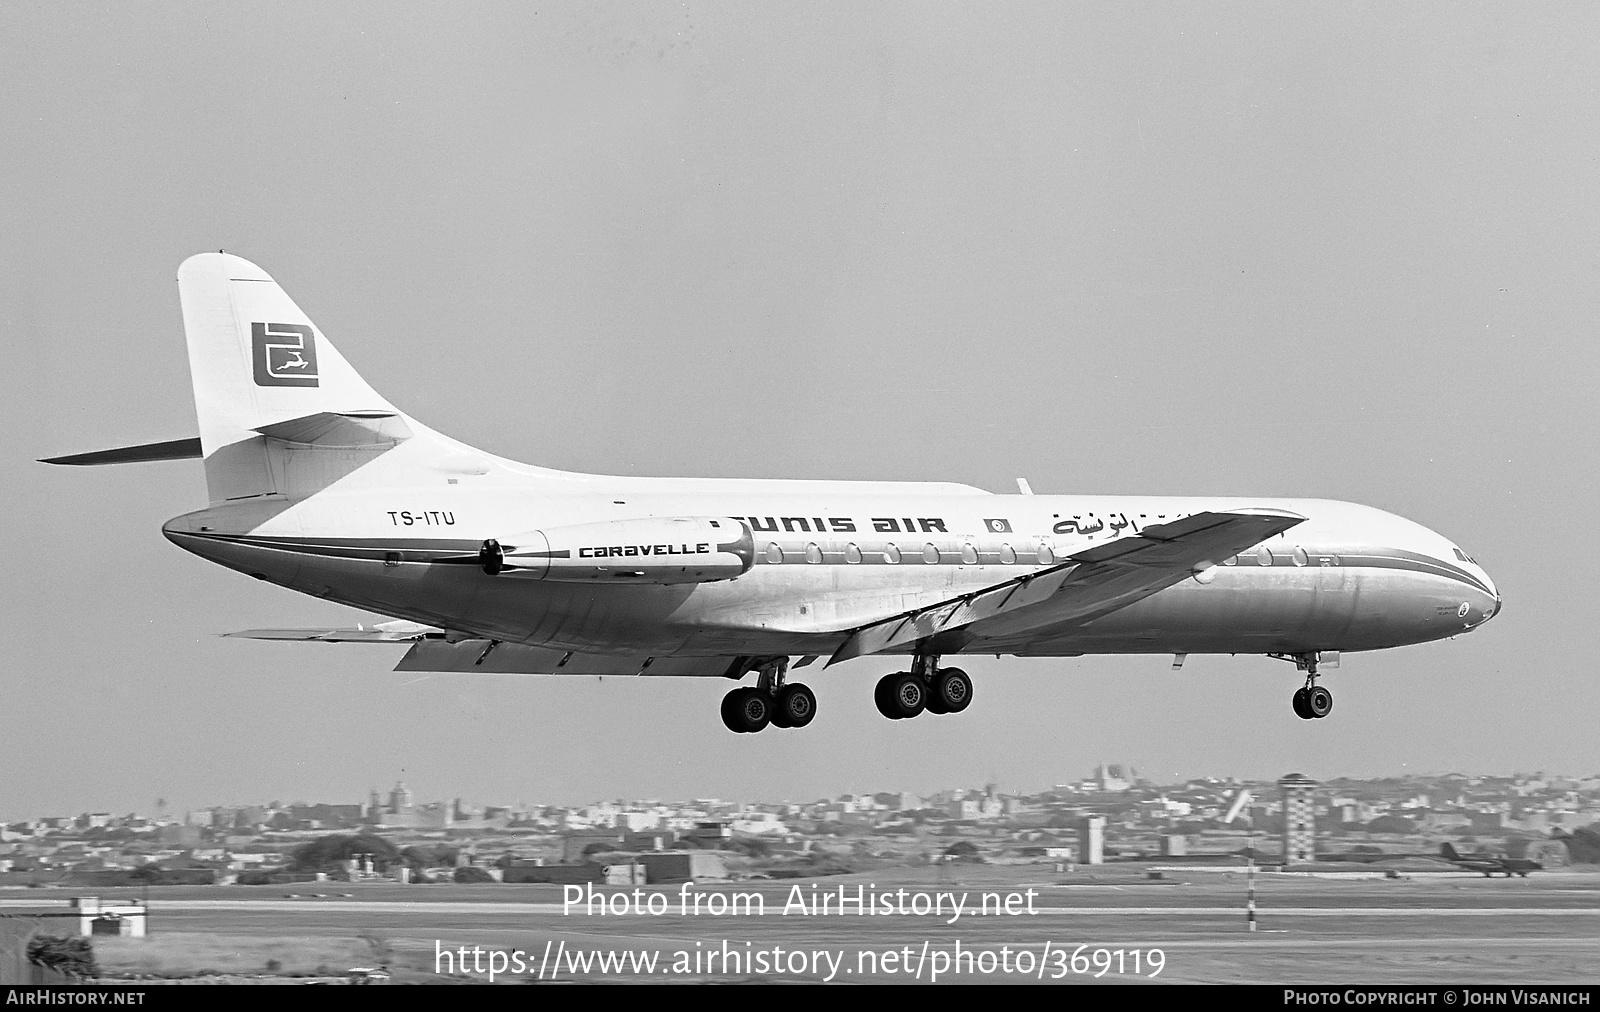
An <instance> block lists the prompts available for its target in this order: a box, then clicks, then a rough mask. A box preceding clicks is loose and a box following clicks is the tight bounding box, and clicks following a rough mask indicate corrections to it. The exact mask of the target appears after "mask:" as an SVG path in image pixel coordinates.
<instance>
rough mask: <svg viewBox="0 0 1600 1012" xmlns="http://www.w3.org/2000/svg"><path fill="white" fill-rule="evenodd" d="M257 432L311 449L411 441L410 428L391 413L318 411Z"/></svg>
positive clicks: (261, 428) (275, 423) (385, 444)
mask: <svg viewBox="0 0 1600 1012" xmlns="http://www.w3.org/2000/svg"><path fill="white" fill-rule="evenodd" d="M255 431H257V432H259V433H261V434H262V435H263V436H267V437H269V438H272V439H281V440H283V441H284V442H286V443H306V444H308V445H312V446H324V447H347V446H350V447H353V446H393V445H394V444H395V443H398V442H400V441H401V440H403V439H410V438H411V427H410V426H409V425H407V424H406V420H405V419H404V418H403V417H401V416H400V415H399V414H398V413H396V412H394V411H319V412H317V413H316V414H314V415H302V416H301V417H299V418H291V419H289V420H287V421H283V422H273V423H272V424H271V425H258V426H256V430H255Z"/></svg>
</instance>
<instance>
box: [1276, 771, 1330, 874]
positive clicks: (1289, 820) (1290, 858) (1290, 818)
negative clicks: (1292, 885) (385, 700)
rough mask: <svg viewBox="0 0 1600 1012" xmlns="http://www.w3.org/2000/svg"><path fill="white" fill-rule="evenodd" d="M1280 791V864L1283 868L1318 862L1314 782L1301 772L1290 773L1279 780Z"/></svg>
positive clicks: (1316, 785) (1315, 790) (1315, 787)
mask: <svg viewBox="0 0 1600 1012" xmlns="http://www.w3.org/2000/svg"><path fill="white" fill-rule="evenodd" d="M1278 786H1279V787H1281V788H1283V863H1284V864H1285V865H1286V866H1289V865H1297V864H1311V863H1312V862H1314V861H1315V860H1316V859H1317V817H1316V797H1317V787H1318V786H1320V785H1319V784H1318V783H1317V782H1316V781H1315V780H1312V779H1311V778H1310V777H1308V776H1306V775H1305V774H1303V773H1290V774H1289V775H1287V776H1285V777H1284V778H1283V779H1282V780H1279V781H1278Z"/></svg>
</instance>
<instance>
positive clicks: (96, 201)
mask: <svg viewBox="0 0 1600 1012" xmlns="http://www.w3.org/2000/svg"><path fill="white" fill-rule="evenodd" d="M0 20H3V25H4V27H3V30H0V131H3V136H4V138H5V140H4V142H3V143H0V181H3V183H4V199H3V200H0V258H3V262H0V286H3V287H0V326H3V327H4V331H5V348H6V349H7V353H8V356H9V359H10V366H11V367H10V368H8V369H5V370H4V371H3V377H4V379H3V382H4V412H5V415H4V420H5V424H4V427H3V429H0V450H3V453H0V495H3V496H4V500H3V505H4V508H5V514H4V515H5V518H6V521H7V524H8V530H9V538H8V541H9V547H10V558H9V562H8V564H7V565H6V566H5V568H4V577H3V584H0V586H3V589H4V602H3V604H4V607H3V609H0V616H3V618H0V621H3V622H4V634H5V660H4V663H3V671H4V673H3V675H0V819H20V818H28V817H33V816H40V815H48V814H57V813H69V812H77V811H81V810H112V811H116V812H125V811H132V810H138V811H142V812H147V813H149V812H154V811H155V810H156V800H157V799H158V798H164V799H166V801H167V803H168V809H167V810H168V812H169V813H181V811H183V810H184V809H186V808H190V807H198V806H201V805H208V804H219V803H243V802H260V801H265V800H270V799H282V800H290V799H307V800H314V801H329V802H352V801H356V800H360V799H362V798H364V796H365V794H366V792H367V790H368V789H369V788H372V787H377V788H380V789H385V790H386V789H388V788H389V787H390V786H392V784H393V783H394V782H395V781H396V780H400V779H403V780H405V781H406V782H407V783H408V784H409V785H410V786H411V787H412V788H413V789H414V790H415V792H416V794H417V796H418V797H419V798H421V799H434V798H443V797H454V796H460V797H463V798H465V799H468V800H472V801H477V802H493V803H507V802H515V801H519V800H520V801H524V802H528V803H578V802H584V801H589V800H595V799H600V798H607V797H612V798H614V797H645V796H659V797H666V798H680V797H692V796H700V797H705V796H717V797H723V798H734V799H752V800H753V799H783V798H788V799H791V800H809V799H812V798H816V797H819V796H822V795H828V794H836V793H839V792H842V791H847V790H848V791H866V790H884V789H900V790H910V791H931V790H934V789H938V788H941V787H947V786H962V785H981V784H982V783H984V782H985V781H987V780H993V781H996V782H998V783H999V784H1000V785H1001V787H1002V788H1003V789H1006V790H1035V789H1039V788H1042V787H1045V786H1048V785H1050V784H1053V783H1059V782H1063V781H1065V780H1068V779H1076V778H1078V777H1081V776H1083V775H1084V774H1086V773H1087V772H1088V771H1089V770H1090V769H1091V768H1092V767H1093V766H1094V764H1096V763H1097V762H1099V761H1101V760H1107V761H1112V762H1123V763H1129V764H1132V765H1134V766H1136V767H1137V768H1139V769H1140V770H1141V771H1143V772H1146V773H1148V774H1150V775H1152V776H1154V777H1156V778H1158V779H1170V778H1174V777H1178V776H1190V775H1217V776H1228V775H1235V776H1242V777H1276V776H1279V775H1281V774H1283V773H1286V772H1289V771H1291V770H1294V771H1302V772H1305V773H1307V774H1309V775H1311V776H1314V777H1332V776H1339V775H1349V776H1379V775H1392V774H1402V773H1408V772H1410V773H1416V772H1444V771H1451V770H1458V771H1462V772H1478V773H1505V772H1510V771H1515V770H1524V771H1532V770H1540V769H1542V770H1549V771H1555V772H1564V773H1572V774H1592V773H1596V772H1600V735H1596V733H1595V728H1596V726H1597V723H1600V720H1597V717H1600V678H1596V670H1597V665H1596V662H1595V659H1594V656H1593V651H1592V650H1591V646H1592V644H1591V642H1590V641H1589V639H1588V635H1587V634H1588V632H1589V631H1590V630H1591V629H1592V628H1593V626H1594V624H1595V621H1596V619H1595V615H1594V608H1595V606H1596V603H1597V601H1600V597H1597V595H1596V593H1595V591H1594V589H1593V586H1592V582H1591V581H1590V580H1589V576H1591V575H1593V574H1594V573H1595V571H1596V570H1597V568H1600V551H1597V549H1596V539H1595V537H1594V536H1593V535H1592V533H1591V532H1589V531H1588V528H1589V527H1590V526H1592V525H1593V523H1594V513H1595V509H1594V508H1595V503H1596V501H1597V493H1600V482H1597V479H1596V473H1597V468H1596V466H1595V462H1594V456H1595V449H1596V447H1597V445H1600V439H1597V437H1600V423H1597V410H1596V404H1595V401H1596V384H1597V380H1600V350H1597V348H1600V343H1597V326H1596V324H1597V318H1600V312H1597V311H1600V295H1597V281H1600V277H1597V275H1600V240H1597V236H1600V213H1597V206H1600V205H1597V201H1600V115H1597V109H1600V10H1597V9H1596V8H1595V7H1594V6H1593V5H1590V4H1581V3H1573V4H1539V5H1532V6H1528V5H1503V6H1502V7H1501V8H1500V13H1498V14H1495V13H1488V14H1484V13H1482V12H1481V11H1478V12H1475V13H1473V14H1472V15H1471V16H1469V15H1468V13H1467V10H1466V9H1465V8H1462V7H1460V6H1458V5H1451V4H1439V5H1427V4H1404V5H1395V4H1386V3H1378V4H1368V5H1352V4H1336V5H1335V4H1329V5H1315V6H1309V5H1304V4H1293V5H1248V6H1244V5H1232V4H1228V5H1215V4H1182V5H1178V4H1157V5H1153V6H1140V5H1133V4H1115V5H1109V4H1089V5H1078V4H1060V3H1044V4H1037V5H995V4H972V5H965V6H951V5H942V6H941V5H933V4H925V3H916V4H906V5H885V4H832V5H825V6H824V5H789V4H764V5H752V4H728V5H711V4H701V3H688V4H653V5H620V4H606V5H603V6H602V7H600V8H599V9H597V10H596V9H589V8H587V7H579V6H569V5H549V4H540V5H539V9H538V10H537V11H536V12H535V11H534V10H532V9H530V6H529V5H526V4H506V5H492V4H472V5H457V4H452V5H443V6H440V5H417V6H411V7H407V6H399V5H394V4H388V3H383V4H371V5H350V4H344V5H338V4H311V3H305V4H271V5H244V4H209V5H191V4H165V5H156V4H136V5H123V4H107V5H92V6H91V5H83V4H79V5H59V4H30V5H24V4H13V5H11V6H10V7H8V9H7V11H6V12H5V13H4V14H3V15H0ZM207 249H226V250H228V251H229V252H231V253H238V254H240V255H242V256H245V257H247V258H249V259H251V260H253V261H255V262H257V263H259V264H260V265H261V266H262V267H263V268H265V269H266V270H267V271H268V272H270V273H271V274H273V275H274V276H275V277H276V278H277V280H278V281H279V282H280V283H281V284H282V285H283V286H284V287H285V289H287V290H288V292H289V293H290V294H291V295H292V296H293V297H294V298H295V299H296V301H298V302H299V304H300V305H301V307H302V308H304V309H305V310H306V311H307V312H308V313H309V314H310V315H311V317H312V318H313V319H314V320H316V321H317V323H318V325H319V326H320V327H321V328H322V329H323V330H324V331H325V332H326V334H327V335H328V337H329V338H330V339H331V340H332V341H334V342H335V343H336V344H337V345H338V347H339V349H340V350H341V351H342V352H343V354H344V355H345V357H346V358H348V359H349V360H350V361H351V363H352V364H354V365H355V367H356V368H357V369H358V370H360V371H361V373H362V374H363V375H364V376H365V377H366V378H367V380H368V381H369V382H371V383H372V385H373V386H374V387H376V388H377V389H378V390H380V391H382V392H383V393H384V394H385V395H386V396H388V397H389V398H390V399H391V400H393V401H394V402H395V403H396V404H398V405H399V406H401V407H402V408H403V409H404V410H406V411H408V412H409V413H411V414H413V415H415V416H417V417H418V418H420V419H422V420H423V421H425V422H426V423H428V424H429V425H431V426H433V427H435V428H437V429H439V430H441V431H443V432H445V433H448V434H450V435H452V436H455V437H457V438H460V439H463V440H465V441H467V442H470V443H473V444H475V445H479V446H482V447H484V448H486V449H489V450H492V451H494V452H497V453H500V454H504V455H506V456H509V457H513V458H517V459H520V460H526V461H529V462H533V463H538V464H542V465H547V466H551V467H558V468H570V469H583V470H590V471H600V472H610V473H620V474H647V475H718V476H740V477H796V478H800V477H804V478H891V479H914V480H954V481H962V482H968V483H971V484H975V485H979V486H982V487H985V488H989V489H993V490H995V491H1001V492H1009V491H1012V490H1013V489H1014V484H1013V479H1014V478H1015V477H1016V476H1018V475H1025V476H1027V477H1028V478H1029V479H1030V480H1031V482H1032V484H1033V487H1034V489H1035V490H1036V491H1038V492H1041V493H1071V492H1086V493H1089V492H1092V493H1102V492H1118V493H1150V494H1229V495H1232V494H1250V495H1261V496H1271V495H1286V496H1287V495H1295V496H1324V497H1330V498H1339V499H1348V500H1354V501H1357V502H1364V503H1368V504H1371V505H1374V506H1379V507H1382V508H1384V509H1388V510H1392V511H1394V512H1397V513H1400V514H1402V515H1404V516H1407V517H1410V518H1412V519H1414V520H1417V521H1418V522H1420V523H1423V524H1425V525H1427V526H1429V527H1432V528H1434V529H1436V530H1438V531H1440V532H1441V533H1443V534H1445V535H1446V536H1448V537H1450V538H1453V539H1455V540H1456V541H1458V542H1459V543H1460V544H1461V545H1462V546H1463V547H1464V548H1465V549H1466V550H1467V551H1469V552H1470V553H1472V554H1473V555H1475V556H1476V557H1477V558H1478V559H1479V560H1480V561H1481V562H1482V563H1483V564H1484V565H1485V566H1486V567H1487V568H1488V570H1489V572H1490V573H1491V575H1493V576H1494V578H1495V579H1496V581H1497V582H1498V584H1499V587H1500V589H1501V592H1502V594H1503V595H1504V597H1505V599H1506V605H1505V610H1504V611H1503V613H1502V614H1501V615H1500V616H1499V617H1498V618H1497V619H1496V620H1495V621H1494V622H1492V623H1490V624H1489V625H1488V626H1487V627H1485V628H1484V629H1482V630H1480V631H1478V632H1476V633H1474V634H1472V635H1469V636H1464V637H1461V638H1459V639H1456V640H1452V641H1447V642H1442V643H1435V644H1429V645H1424V646H1418V647H1411V648H1405V649H1400V650H1393V651H1387V652H1382V653H1376V654H1365V655H1347V656H1346V657H1345V659H1344V664H1343V666H1342V667H1341V668H1340V669H1339V670H1338V671H1335V672H1332V673H1331V674H1330V675H1329V677H1328V678H1327V679H1326V680H1325V684H1327V685H1329V686H1330V687H1331V688H1332V689H1333V690H1334V692H1335V694H1336V696H1337V700H1338V704H1337V707H1336V709H1335V711H1334V713H1333V715H1332V716H1331V718H1329V719H1327V720H1322V721H1315V722H1306V721H1301V720H1299V719H1297V718H1295V717H1294V716H1293V714H1292V713H1291V712H1290V708H1289V696H1290V694H1291V692H1292V691H1293V690H1294V689H1295V688H1296V686H1297V684H1298V678H1299V676H1298V675H1296V673H1295V672H1294V670H1293V668H1292V666H1290V665H1287V664H1283V663H1281V662H1277V661H1270V660H1267V659H1264V658H1259V657H1211V656H1205V657H1201V656H1196V657H1191V658H1190V659H1189V662H1188V665H1187V667H1185V668H1184V670H1183V671H1182V672H1181V673H1176V672H1173V671H1172V670H1170V658H1169V657H1165V656H1147V657H1130V658H1103V657H1100V658H1097V657H1083V658H1076V659H1063V660H1027V661H1019V660H1013V659H1003V660H996V659H994V658H992V657H990V658H986V659H972V660H971V662H970V663H968V664H966V665H965V666H966V667H967V668H968V670H969V671H970V672H971V673H972V675H973V676H974V678H975V681H976V693H975V702H974V704H973V707H972V709H970V710H969V711H967V712H966V713H965V714H963V715H961V716H959V717H942V718H941V717H927V718H923V719H919V720H915V721H901V722H890V721H886V720H884V719H883V718H882V717H880V716H879V715H878V714H877V713H876V712H875V710H874V709H873V706H872V703H871V691H872V685H873V683H874V682H875V681H876V679H877V678H878V677H879V676H880V675H881V674H883V673H884V672H886V671H888V670H891V669H892V668H894V667H895V664H894V663H893V662H891V661H888V660H884V659H881V658H867V659H862V660H856V661H852V662H850V663H849V664H846V665H843V666H842V667H837V668H833V669H830V670H828V671H826V672H821V673H818V674H816V675H814V676H812V677H810V678H809V679H808V681H809V683H810V684H811V685H812V686H813V687H814V688H815V689H816V691H817V694H818V697H819V701H820V708H819V715H818V718H817V720H816V722H815V723H814V724H812V726H811V727H810V728H808V729H806V730H804V731H771V732H767V733H763V734H760V735H732V734H729V733H727V732H726V731H725V730H724V729H723V728H722V727H721V724H720V721H719V719H718V716H717V705H716V704H717V701H718V699H719V698H720V697H721V695H722V693H723V692H725V691H726V690H727V688H728V686H727V684H726V683H723V682H721V681H719V680H688V679H685V680H671V679H663V680H649V679H616V678H612V679H606V680H605V681H603V682H597V681H595V680H593V679H561V678H515V677H490V676H471V675H433V676H428V677H419V676H418V675H416V674H401V673H396V672H393V671H392V670H390V669H391V668H392V667H393V665H394V664H395V662H396V661H398V659H399V657H400V655H401V653H402V652H403V648H402V647H371V646H355V645H348V646H327V645H321V644H277V643H261V642H250V641H242V640H225V639H220V638H218V636H217V634H218V633H222V632H226V631H229V630H234V629H241V628H247V627H254V626H296V625H348V624H351V623H353V622H355V621H358V620H364V619H367V618H369V617H370V616H366V615H364V614H362V613H357V612H354V611H352V610H350V609H345V608H341V607H338V606H334V605H330V604H327V603H325V602H320V601H316V600H313V599H310V598H306V597H301V596H298V595H296V594H294V593H291V592H290V591H287V590H283V589H281V588H276V587H272V586H268V585H265V584H262V583H257V582H255V581H252V580H249V579H247V578H245V577H243V576H241V575H239V574H236V573H233V572H231V571H228V570H225V569H222V568H220V567H217V566H214V565H210V564H208V563H206V562H204V561H202V560H200V559H198V558H196V557H194V556H191V555H188V554H186V553H184V552H182V551H180V550H179V549H177V548H176V547H174V546H172V545H170V544H168V543H167V542H166V541H165V540H164V539H163V538H162V537H161V533H160V525H161V523H162V522H163V521H164V520H166V519H167V518H168V517H171V516H173V515H176V514H179V513H183V512H187V511H190V510H193V509H197V508H200V507H202V506H204V505H205V487H204V481H203V478H202V475H201V468H200V464H199V462H198V461H179V462H169V463H159V464H144V465H123V466H119V467H109V468H93V469H65V468H52V467H47V466H46V465H43V464H38V463H34V462H33V461H34V458H36V457H41V456H50V455H55V454H61V453H70V452H77V451H83V450H90V449H99V448H103V447H108V446H116V445H124V444H129V443H138V442H146V441H153V440H159V439H173V438H180V437H184V436H190V435H193V434H194V433H195V432H196V429H195V420H194V407H193V401H192V399H191V394H190V386H189V377H188V368H187V362H186V358H185V352H184V343H183V334H182V326H181V320H180V317H179V311H178V301H177V288H176V284H175V281H174V274H175V271H176V268H177V265H178V264H179V262H180V261H182V260H183V259H184V258H185V257H187V256H189V255H190V254H192V253H195V252H198V251H201V250H207Z"/></svg>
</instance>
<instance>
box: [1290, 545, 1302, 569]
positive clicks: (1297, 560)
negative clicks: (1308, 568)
mask: <svg viewBox="0 0 1600 1012" xmlns="http://www.w3.org/2000/svg"><path fill="white" fill-rule="evenodd" d="M1289 558H1291V559H1293V560H1294V564H1295V565H1297V566H1303V565H1305V564H1306V550H1305V549H1304V548H1301V547H1300V546H1299V545H1295V546H1294V551H1293V552H1290V553H1289Z"/></svg>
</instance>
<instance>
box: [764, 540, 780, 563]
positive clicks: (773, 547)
mask: <svg viewBox="0 0 1600 1012" xmlns="http://www.w3.org/2000/svg"><path fill="white" fill-rule="evenodd" d="M767 561H768V562H770V563H772V564H773V565H774V566H776V565H778V564H779V563H781V562H782V561H783V549H781V548H779V547H778V546H777V544H776V543H774V542H768V544H767Z"/></svg>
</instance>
